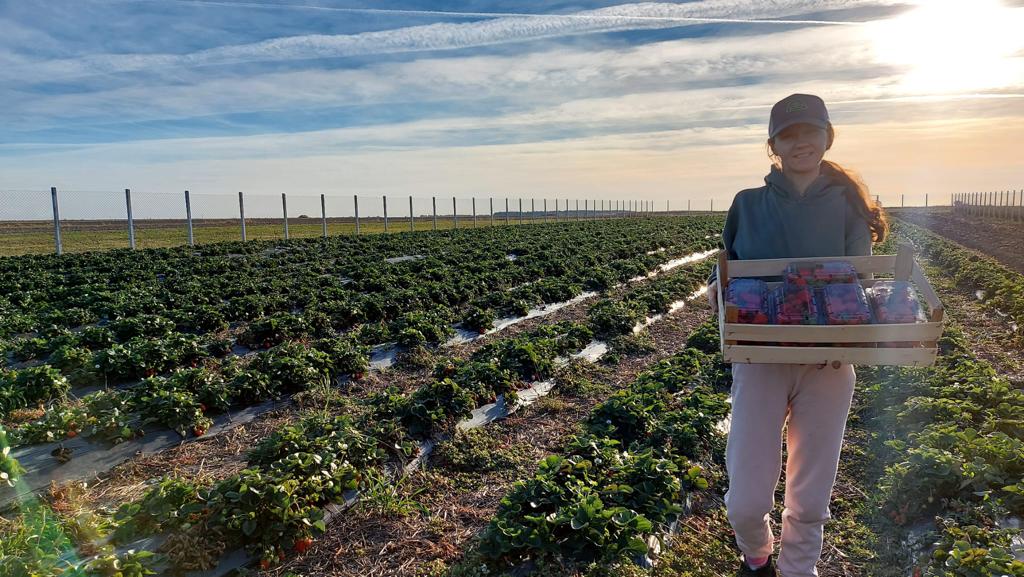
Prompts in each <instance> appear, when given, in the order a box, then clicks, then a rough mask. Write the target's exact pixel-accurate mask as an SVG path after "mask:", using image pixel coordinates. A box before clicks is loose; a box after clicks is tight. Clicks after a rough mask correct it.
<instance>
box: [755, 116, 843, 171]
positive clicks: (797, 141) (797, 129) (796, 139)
mask: <svg viewBox="0 0 1024 577" xmlns="http://www.w3.org/2000/svg"><path fill="white" fill-rule="evenodd" d="M828 140H829V139H828V131H826V130H825V129H824V128H818V127H817V126H814V125H813V124H804V123H800V124H794V125H792V126H787V127H786V128H785V129H784V130H783V131H782V132H780V133H778V134H776V135H775V138H774V140H772V141H770V144H771V148H772V150H773V151H774V152H775V155H776V156H778V157H779V160H780V161H781V162H782V171H783V172H790V173H800V172H815V171H817V170H818V166H819V165H820V164H821V159H822V158H824V156H825V151H826V150H828V148H829V146H830V145H831V143H830V142H829V141H828Z"/></svg>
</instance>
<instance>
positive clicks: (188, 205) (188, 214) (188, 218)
mask: <svg viewBox="0 0 1024 577" xmlns="http://www.w3.org/2000/svg"><path fill="white" fill-rule="evenodd" d="M185 222H186V223H187V224H188V245H189V246H195V245H196V241H195V238H194V237H193V236H192V199H191V198H189V195H188V191H187V190H186V191H185Z"/></svg>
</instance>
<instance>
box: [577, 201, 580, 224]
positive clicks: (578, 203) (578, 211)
mask: <svg viewBox="0 0 1024 577" xmlns="http://www.w3.org/2000/svg"><path fill="white" fill-rule="evenodd" d="M579 220H580V199H578V198H577V199H576V221H577V222H579Z"/></svg>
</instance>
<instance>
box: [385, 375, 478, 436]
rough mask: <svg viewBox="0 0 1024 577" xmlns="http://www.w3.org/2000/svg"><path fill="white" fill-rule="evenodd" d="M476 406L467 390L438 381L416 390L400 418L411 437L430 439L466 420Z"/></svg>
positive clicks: (449, 380) (448, 382)
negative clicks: (433, 435)
mask: <svg viewBox="0 0 1024 577" xmlns="http://www.w3.org/2000/svg"><path fill="white" fill-rule="evenodd" d="M475 407H476V403H475V402H474V400H473V395H472V394H471V393H470V392H469V391H467V390H465V389H463V388H462V387H460V386H459V385H458V384H457V383H456V382H455V381H453V380H451V379H440V380H435V381H433V382H432V383H430V384H429V385H425V386H423V387H420V388H419V389H417V390H416V392H414V393H413V394H412V395H411V396H410V397H409V401H408V403H407V404H406V405H405V406H404V407H403V408H402V412H401V413H400V418H401V422H402V424H403V425H404V426H405V427H406V428H407V429H408V430H409V432H410V433H411V434H412V435H415V436H419V437H429V436H430V435H432V434H434V433H435V432H438V431H440V430H442V429H445V428H447V427H449V426H451V425H454V424H455V422H457V421H458V420H459V419H463V418H465V417H468V416H469V415H470V413H471V412H472V411H473V409H474V408H475Z"/></svg>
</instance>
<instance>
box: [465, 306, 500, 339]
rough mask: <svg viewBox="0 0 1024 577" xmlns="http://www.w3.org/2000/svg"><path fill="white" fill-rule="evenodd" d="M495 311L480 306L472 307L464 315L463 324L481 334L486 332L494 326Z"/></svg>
mask: <svg viewBox="0 0 1024 577" xmlns="http://www.w3.org/2000/svg"><path fill="white" fill-rule="evenodd" d="M494 319H495V315H494V311H493V310H491V309H484V308H480V307H476V306H474V307H470V309H469V311H467V312H466V315H465V316H463V317H462V326H464V327H466V328H467V329H469V330H471V331H477V332H478V333H480V334H484V333H486V332H487V331H488V330H490V329H491V327H493V326H494Z"/></svg>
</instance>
